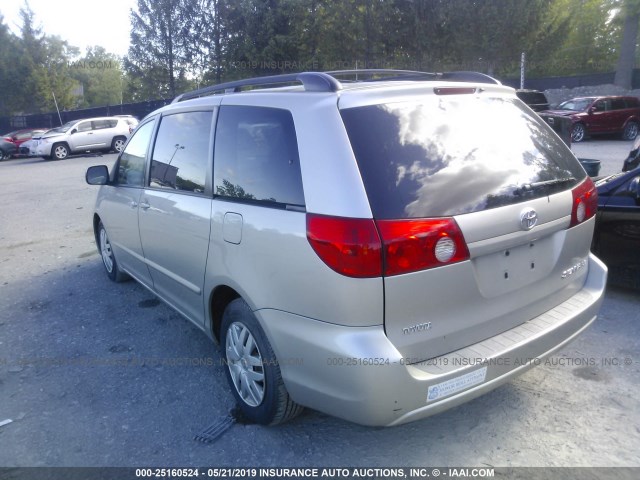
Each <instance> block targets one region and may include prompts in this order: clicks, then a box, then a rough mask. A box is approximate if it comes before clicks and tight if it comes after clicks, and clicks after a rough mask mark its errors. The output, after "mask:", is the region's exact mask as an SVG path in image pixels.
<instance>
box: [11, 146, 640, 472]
mask: <svg viewBox="0 0 640 480" xmlns="http://www.w3.org/2000/svg"><path fill="white" fill-rule="evenodd" d="M625 143H628V142H620V141H606V143H605V142H602V143H596V142H587V143H584V144H581V145H579V146H576V148H575V150H576V151H577V150H578V149H580V151H581V152H583V153H584V152H586V153H585V154H584V157H585V158H594V155H596V154H597V155H600V154H604V153H605V152H609V153H608V155H611V157H612V158H611V159H610V160H608V161H607V163H606V166H603V172H604V173H606V172H608V170H609V169H610V168H611V169H613V170H612V171H618V170H619V169H620V165H621V163H622V159H623V158H624V156H625V155H626V151H628V147H629V146H628V145H626V146H625V145H624V144H625ZM607 145H608V146H607ZM589 147H591V148H589ZM618 147H619V148H620V154H619V153H618V152H617V150H616V153H615V154H611V153H610V152H611V151H613V150H614V149H617V148H618ZM581 156H582V154H581ZM614 157H615V158H614ZM595 158H597V157H595ZM114 160H115V156H114V155H105V156H104V157H72V158H69V159H67V160H65V161H62V162H44V161H42V160H40V159H33V160H32V159H22V160H12V161H5V162H0V179H2V189H1V190H0V423H1V422H2V421H3V420H5V419H12V420H13V422H12V423H9V424H6V425H4V426H1V427H0V466H222V465H224V466H232V465H238V466H283V465H288V466H295V465H298V466H302V465H318V466H359V465H363V466H417V465H438V466H443V465H452V466H456V465H457V466H459V465H470V466H640V413H639V412H640V396H638V385H639V383H640V363H639V360H640V355H639V352H640V340H639V339H640V318H639V317H640V315H639V314H638V312H640V295H638V293H637V292H630V291H624V290H615V289H610V290H609V291H608V292H607V297H606V300H605V303H604V306H603V309H602V312H601V316H600V318H599V320H598V321H597V322H596V323H595V324H594V325H593V326H592V327H591V328H590V329H589V330H588V331H587V332H586V333H585V334H584V335H582V336H581V337H580V338H579V339H578V340H577V341H576V342H574V343H573V344H571V345H570V346H568V347H567V348H566V349H565V350H564V351H563V352H561V353H560V354H559V355H557V356H555V357H553V359H552V361H550V362H548V363H547V364H545V365H542V366H540V367H538V368H536V369H534V370H532V371H530V372H529V373H527V374H525V375H524V376H522V377H520V378H519V379H517V380H515V381H512V382H510V383H509V384H507V385H505V386H503V387H501V388H499V389H497V390H495V391H493V392H492V393H490V394H488V395H485V396H483V397H481V398H478V399H476V400H474V401H472V402H470V403H468V404H466V405H463V406H461V407H458V408H456V409H453V410H450V411H448V412H445V413H443V414H440V415H438V416H435V417H431V418H429V419H426V420H423V421H420V422H416V423H412V424H409V425H404V426H401V427H396V428H391V429H371V428H364V427H360V426H357V425H353V424H350V423H347V422H344V421H342V420H338V419H335V418H331V417H328V416H326V415H323V414H320V413H317V412H306V413H305V414H303V415H302V416H301V417H299V418H298V419H296V420H295V421H293V422H290V423H289V424H286V425H284V426H281V427H278V428H265V427H260V426H255V425H243V424H240V423H237V424H236V425H234V426H233V427H232V428H231V429H230V430H228V431H227V432H226V433H225V434H224V435H223V436H222V437H221V438H220V439H219V440H218V441H217V442H215V443H213V444H204V443H201V442H197V441H195V440H194V436H195V435H197V434H198V433H200V432H202V431H203V430H204V429H205V428H206V427H208V426H210V425H211V424H213V423H214V422H216V421H218V420H219V419H220V418H222V417H224V416H226V415H227V414H228V413H229V412H230V411H231V410H232V409H233V407H234V405H233V401H232V396H231V392H230V390H229V388H228V387H227V383H226V380H225V378H224V373H223V370H222V367H221V366H220V365H219V363H220V362H219V361H220V356H219V353H218V350H217V349H216V347H215V346H214V345H213V344H211V343H210V341H209V340H208V339H207V338H206V337H205V336H204V335H203V334H202V333H201V332H200V331H198V330H197V329H196V328H195V327H193V326H192V325H191V324H190V323H189V322H187V321H186V320H184V319H182V318H181V317H180V316H178V315H177V314H175V313H174V312H173V311H172V310H170V309H169V308H168V307H166V306H165V305H163V304H161V303H160V302H158V301H157V300H156V299H155V298H154V297H153V296H152V295H151V294H150V293H148V292H147V291H146V290H145V289H143V288H142V287H141V286H139V285H138V284H136V283H134V282H128V283H124V284H118V285H115V284H113V283H111V282H109V281H108V279H107V277H106V275H105V274H104V272H103V269H102V265H101V262H100V258H99V256H98V255H97V252H96V249H95V246H94V242H93V238H92V231H91V227H90V226H91V211H92V206H93V201H94V198H95V194H96V189H95V188H94V187H90V186H88V185H86V184H85V183H84V172H85V170H86V167H87V166H89V165H94V164H100V163H106V164H108V165H109V166H111V165H112V163H113V162H114ZM614 167H615V169H614ZM203 359H204V360H203Z"/></svg>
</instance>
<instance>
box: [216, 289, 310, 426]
mask: <svg viewBox="0 0 640 480" xmlns="http://www.w3.org/2000/svg"><path fill="white" fill-rule="evenodd" d="M220 343H221V345H222V347H223V348H224V350H225V360H226V369H225V373H226V375H227V380H228V381H229V385H230V386H231V391H232V392H233V396H234V397H235V399H236V401H237V402H238V405H239V407H240V410H241V411H242V413H243V414H244V416H245V417H246V418H247V419H249V420H251V421H253V422H255V423H259V424H262V425H277V424H280V423H283V422H286V421H288V420H290V419H292V418H294V417H296V416H297V415H299V414H300V412H302V410H303V407H302V406H300V405H298V404H297V403H295V402H294V401H293V400H291V398H290V397H289V393H288V392H287V389H286V387H285V385H284V382H283V380H282V374H281V372H280V366H279V364H278V360H277V358H276V355H275V353H274V352H273V349H272V348H271V344H270V343H269V340H268V339H267V336H266V335H265V333H264V331H263V330H262V327H260V324H259V323H258V321H257V320H256V317H255V316H254V315H253V312H252V311H251V308H249V305H247V303H246V302H245V301H244V300H243V299H241V298H237V299H235V300H233V301H232V302H231V303H229V305H227V308H226V309H225V311H224V314H223V315H222V329H221V339H220Z"/></svg>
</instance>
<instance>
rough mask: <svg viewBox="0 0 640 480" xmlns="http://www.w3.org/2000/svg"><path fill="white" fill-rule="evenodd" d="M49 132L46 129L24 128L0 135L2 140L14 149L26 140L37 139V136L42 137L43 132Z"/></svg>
mask: <svg viewBox="0 0 640 480" xmlns="http://www.w3.org/2000/svg"><path fill="white" fill-rule="evenodd" d="M47 130H49V129H48V128H24V129H22V130H15V131H13V132H9V133H6V134H4V135H2V138H3V139H5V140H6V141H7V142H11V143H13V144H14V145H15V146H16V148H18V147H20V144H22V143H24V142H26V141H27V140H31V138H33V137H37V136H38V135H42V134H43V133H44V132H46V131H47Z"/></svg>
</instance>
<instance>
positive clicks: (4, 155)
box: [0, 150, 9, 160]
mask: <svg viewBox="0 0 640 480" xmlns="http://www.w3.org/2000/svg"><path fill="white" fill-rule="evenodd" d="M5 158H9V155H8V154H6V153H4V150H0V160H4V159H5Z"/></svg>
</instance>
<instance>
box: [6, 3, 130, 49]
mask: <svg viewBox="0 0 640 480" xmlns="http://www.w3.org/2000/svg"><path fill="white" fill-rule="evenodd" d="M28 1H29V5H30V6H31V10H33V12H34V13H35V19H36V24H38V25H40V26H41V27H42V31H43V32H44V33H46V34H47V35H57V36H59V37H61V38H62V39H63V40H66V41H67V42H68V43H69V44H70V45H73V46H76V47H79V48H80V52H81V53H84V51H85V49H86V47H88V46H93V45H100V46H102V47H104V48H105V49H106V50H107V52H109V53H115V54H117V55H121V56H122V55H125V54H126V53H127V50H128V48H129V33H130V23H129V10H130V9H131V8H134V7H135V6H136V4H137V2H136V0H28ZM24 2H25V0H0V13H1V14H2V15H3V16H4V20H3V21H4V24H5V25H8V26H9V28H10V29H11V31H13V32H14V33H19V31H20V24H21V22H20V17H19V14H18V12H19V11H20V8H21V7H22V6H23V5H24Z"/></svg>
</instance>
